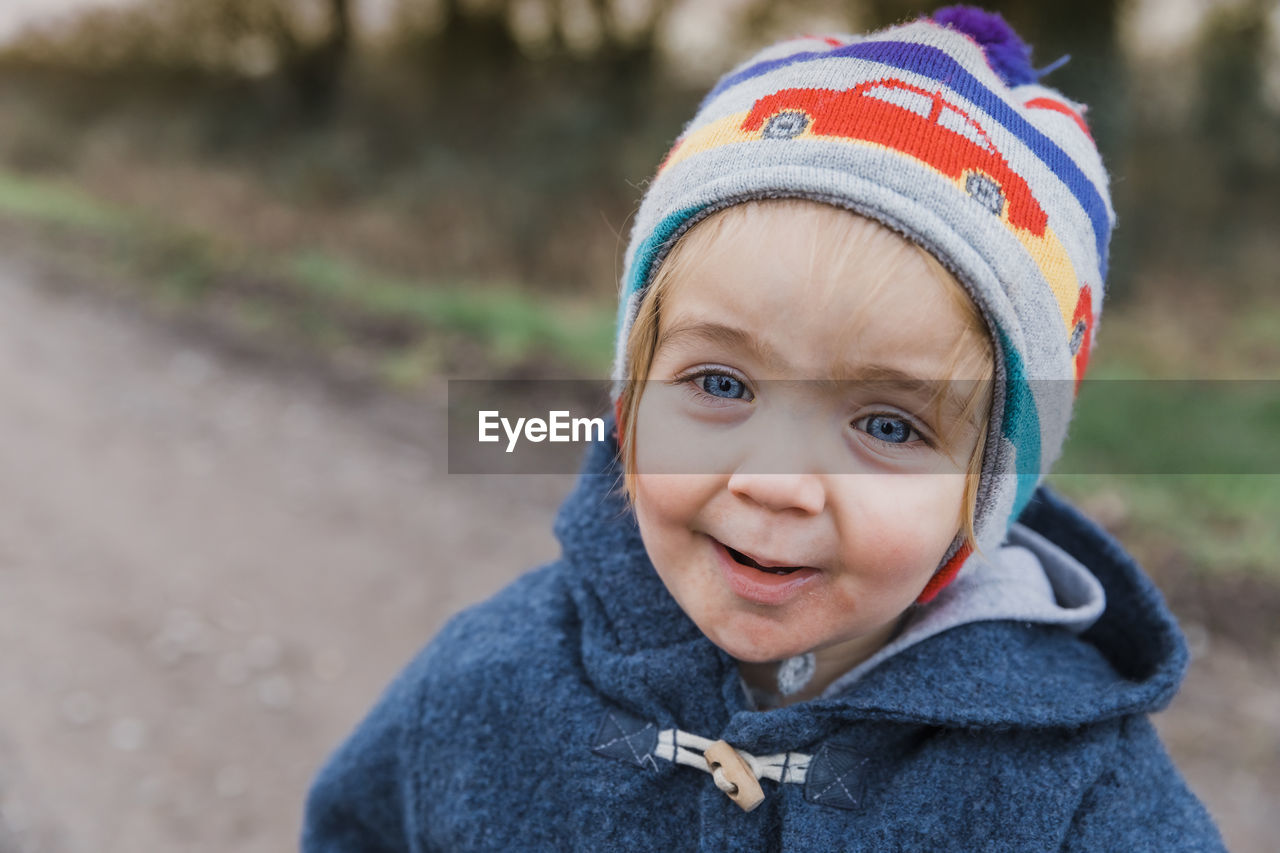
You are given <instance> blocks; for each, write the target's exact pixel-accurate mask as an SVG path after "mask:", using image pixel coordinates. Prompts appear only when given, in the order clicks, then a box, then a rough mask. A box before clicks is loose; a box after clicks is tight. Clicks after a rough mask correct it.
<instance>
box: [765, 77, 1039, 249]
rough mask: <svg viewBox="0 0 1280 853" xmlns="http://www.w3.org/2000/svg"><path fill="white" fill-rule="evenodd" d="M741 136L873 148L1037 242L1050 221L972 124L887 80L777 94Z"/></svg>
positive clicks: (924, 93)
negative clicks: (824, 139)
mask: <svg viewBox="0 0 1280 853" xmlns="http://www.w3.org/2000/svg"><path fill="white" fill-rule="evenodd" d="M741 130H743V131H746V132H756V131H759V132H760V133H761V136H762V137H763V138H765V139H793V138H795V137H797V136H800V135H801V134H803V133H806V132H807V133H809V134H811V135H814V136H835V137H843V138H845V139H858V140H863V141H866V142H874V143H879V144H880V145H884V146H886V147H888V148H892V149H894V150H895V151H900V152H902V153H904V154H907V155H910V156H912V157H914V158H916V159H917V160H919V161H921V162H922V163H926V164H928V165H929V166H932V167H933V168H935V169H937V170H938V171H939V172H941V173H942V174H944V175H946V176H947V177H949V178H951V179H952V180H955V181H957V182H959V183H960V185H961V186H962V187H963V188H964V190H965V191H966V192H967V193H968V194H969V195H970V196H971V197H973V198H974V199H975V200H977V201H978V202H979V203H981V204H982V205H983V206H984V207H986V208H987V209H988V210H990V211H991V212H992V213H994V214H995V215H997V216H1000V215H1001V214H1002V213H1004V212H1005V209H1006V207H1007V209H1008V216H1009V222H1010V224H1012V225H1014V226H1015V227H1018V228H1022V229H1025V230H1027V231H1029V232H1031V233H1032V234H1035V235H1036V236H1043V235H1044V231H1045V226H1046V225H1047V224H1048V216H1047V214H1045V212H1044V208H1042V207H1041V206H1040V204H1039V203H1038V202H1037V201H1036V200H1035V197H1034V196H1033V195H1032V194H1031V188H1030V187H1028V186H1027V182H1026V181H1025V180H1023V179H1022V177H1021V176H1020V175H1019V174H1018V173H1017V172H1015V171H1013V169H1011V168H1010V167H1009V163H1008V161H1006V160H1005V159H1004V157H1003V156H1001V154H1000V152H999V151H997V150H996V147H995V145H994V144H992V142H991V139H990V138H989V137H988V136H987V134H986V131H984V130H983V129H982V128H981V127H980V126H979V125H978V123H977V122H976V121H974V120H973V119H972V118H970V117H969V115H968V114H967V113H966V112H964V111H963V110H962V109H960V108H959V107H958V106H956V105H955V104H953V103H950V102H949V101H947V100H946V99H944V98H943V97H942V96H941V95H940V94H938V93H934V92H930V91H928V90H927V89H922V88H920V87H919V86H913V85H911V84H910V83H907V82H905V81H903V80H897V79H893V78H886V79H882V80H872V81H870V82H867V83H863V84H861V85H859V86H857V87H855V88H853V89H846V90H843V91H838V90H834V89H783V90H781V91H779V92H774V93H773V94H771V95H767V96H765V97H763V98H761V99H760V100H758V101H756V102H755V105H754V106H753V107H752V108H751V111H750V112H749V113H747V117H746V119H745V120H744V121H743V123H742V126H741Z"/></svg>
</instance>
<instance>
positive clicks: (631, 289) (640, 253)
mask: <svg viewBox="0 0 1280 853" xmlns="http://www.w3.org/2000/svg"><path fill="white" fill-rule="evenodd" d="M700 210H702V205H694V206H693V207H686V208H684V209H683V210H677V211H676V212H675V213H671V214H668V215H667V216H666V217H665V218H664V219H663V220H662V221H661V222H659V223H658V226H657V227H656V228H654V229H653V233H651V234H650V235H649V236H648V237H647V238H646V239H645V241H644V242H643V243H641V244H640V247H639V248H638V249H636V257H635V263H633V264H632V265H631V275H630V277H629V278H628V279H627V283H626V289H625V291H624V292H623V294H622V299H621V300H619V302H620V304H619V305H618V335H619V336H620V337H621V336H623V335H625V334H626V333H627V328H626V323H627V301H628V300H629V299H630V298H631V294H633V293H635V292H637V291H639V290H640V289H642V288H643V287H644V285H645V283H646V282H647V281H648V280H649V271H650V270H651V269H653V262H654V260H655V259H656V258H657V256H658V250H659V249H660V248H662V244H663V243H665V242H667V240H669V239H670V238H671V235H672V234H674V233H676V231H677V230H679V228H680V226H682V225H684V224H685V222H687V221H689V219H690V217H692V216H693V215H694V214H695V213H697V212H698V211H700Z"/></svg>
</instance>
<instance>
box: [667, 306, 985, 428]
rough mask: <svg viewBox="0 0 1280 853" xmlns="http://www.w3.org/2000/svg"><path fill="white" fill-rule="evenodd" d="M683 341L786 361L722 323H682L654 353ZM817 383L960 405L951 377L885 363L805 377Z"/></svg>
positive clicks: (780, 364)
mask: <svg viewBox="0 0 1280 853" xmlns="http://www.w3.org/2000/svg"><path fill="white" fill-rule="evenodd" d="M684 343H707V344H711V345H713V346H720V347H725V348H729V349H735V350H738V351H739V352H745V353H746V354H747V355H749V356H751V357H752V358H754V359H755V360H756V361H758V362H760V363H762V364H764V365H766V366H768V367H770V368H772V369H775V370H780V369H782V368H784V367H786V362H785V361H784V360H783V359H782V358H781V357H780V356H779V355H778V353H777V352H776V351H775V350H774V349H773V348H772V347H770V346H769V345H768V344H766V343H765V342H764V341H761V340H759V339H758V338H756V337H755V336H754V335H752V334H751V333H750V332H748V331H746V330H745V329H739V328H736V327H734V326H726V325H724V324H723V323H708V322H691V323H681V324H679V325H676V326H675V327H673V328H672V329H670V330H669V331H667V332H666V333H665V334H664V335H663V336H662V337H661V338H660V339H659V341H658V345H657V347H656V348H655V351H654V354H655V356H656V355H657V353H660V352H662V350H664V349H667V348H670V347H673V346H678V345H680V344H684ZM806 381H809V382H813V383H814V384H815V385H817V386H818V387H819V388H820V389H821V391H822V392H823V393H835V392H838V391H840V390H843V388H844V386H845V385H847V384H848V383H849V382H864V383H874V384H883V385H886V386H890V387H893V388H894V389H897V390H900V391H903V392H905V393H908V394H910V395H911V396H913V397H919V398H921V399H923V400H934V399H937V398H938V397H939V396H945V398H946V399H947V402H948V403H949V404H950V406H951V407H953V408H956V409H961V408H963V400H962V399H961V395H959V394H958V393H955V389H954V388H953V387H952V386H953V385H954V384H955V380H952V379H923V378H921V377H919V376H916V375H914V374H912V373H909V372H908V371H905V370H902V369H901V368H898V367H894V366H892V365H887V364H875V363H863V362H859V363H848V362H842V363H840V364H838V365H837V366H836V370H835V376H834V377H833V378H814V379H810V380H806Z"/></svg>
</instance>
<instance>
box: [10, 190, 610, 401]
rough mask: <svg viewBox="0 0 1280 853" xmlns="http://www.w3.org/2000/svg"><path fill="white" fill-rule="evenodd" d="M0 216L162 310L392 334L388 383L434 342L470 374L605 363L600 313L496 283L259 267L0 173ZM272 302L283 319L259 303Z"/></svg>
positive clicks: (432, 358)
mask: <svg viewBox="0 0 1280 853" xmlns="http://www.w3.org/2000/svg"><path fill="white" fill-rule="evenodd" d="M0 215H3V216H7V217H10V218H12V219H16V220H19V221H22V222H26V223H32V224H37V225H41V226H49V227H53V228H56V229H59V230H64V231H71V232H73V233H77V234H81V235H88V236H98V237H109V238H110V241H109V243H110V256H109V257H106V258H94V259H92V260H93V263H96V264H102V263H105V264H107V265H108V266H109V268H110V270H111V272H113V273H114V274H116V275H117V276H119V277H121V278H123V279H127V280H130V281H133V282H136V283H138V284H139V285H140V286H141V288H142V289H143V290H144V291H146V292H147V293H148V294H149V295H150V296H152V297H154V298H155V299H157V300H159V301H161V302H164V303H168V304H191V303H195V302H199V301H200V300H201V299H203V298H204V297H206V296H208V295H210V294H211V293H213V292H214V291H217V290H218V289H219V288H220V287H222V288H223V289H224V290H225V289H227V288H226V287H224V285H227V286H229V285H231V284H233V283H234V284H235V285H236V286H235V287H234V288H232V290H233V291H234V296H235V299H236V300H238V301H239V302H240V303H242V304H241V305H240V306H239V308H238V314H239V316H240V317H241V318H242V319H243V321H244V322H243V323H242V325H243V326H244V327H245V328H246V329H248V330H250V331H256V332H259V333H262V334H270V333H272V332H273V331H276V332H279V331H283V330H285V329H286V328H289V327H294V328H296V329H298V330H300V331H302V332H303V333H304V336H305V337H306V338H307V339H309V340H312V341H313V342H321V343H324V344H325V345H328V346H339V345H341V344H342V342H343V341H342V333H341V329H342V328H343V326H344V323H343V319H344V318H346V319H348V320H350V319H354V320H356V321H372V322H375V323H376V322H383V323H389V324H394V325H396V326H397V327H398V328H399V329H401V334H400V337H403V338H405V340H404V341H403V342H400V343H395V342H392V343H389V344H387V345H386V346H385V347H383V349H385V350H386V351H385V352H382V353H381V355H380V358H382V359H383V362H384V363H383V364H382V370H381V371H380V372H381V374H382V375H383V376H384V377H385V378H387V379H388V380H389V381H391V382H393V383H395V384H397V385H402V386H403V385H417V384H420V383H421V382H422V381H424V380H425V379H426V378H428V377H429V376H430V375H431V374H432V373H434V372H435V371H436V370H437V368H438V367H439V365H440V364H441V363H442V356H441V353H440V349H441V347H443V346H446V345H447V344H446V343H445V342H442V341H440V340H423V339H424V338H425V339H438V338H439V336H440V335H441V334H444V335H446V336H451V337H454V338H457V337H461V338H465V339H469V340H472V341H473V342H474V343H475V344H476V346H477V347H479V348H480V350H481V351H482V352H484V353H485V356H486V357H485V359H484V363H481V364H477V365H475V366H474V367H473V368H472V369H471V371H470V373H471V374H472V375H483V374H484V373H485V371H486V370H487V369H490V368H495V367H496V368H499V369H509V368H513V367H518V366H519V365H521V364H523V363H526V362H527V363H530V364H536V365H539V366H540V367H543V368H545V367H547V366H548V364H551V365H561V366H562V367H563V369H565V370H567V371H568V372H569V373H571V374H582V375H588V376H599V375H602V373H603V372H606V371H607V369H608V366H609V362H610V358H611V356H612V343H613V342H612V338H613V322H614V316H613V306H612V305H603V304H599V303H590V302H585V301H583V300H581V299H578V300H573V299H565V298H557V299H551V298H546V297H541V296H538V295H537V294H534V293H531V292H529V291H528V290H525V289H521V288H519V287H516V286H513V285H511V284H508V283H501V282H449V283H441V282H424V281H416V280H412V279H408V278H403V277H397V276H393V275H389V274H386V273H384V272H382V271H380V270H377V269H376V268H373V267H371V266H369V265H367V264H361V263H358V262H356V261H353V260H350V259H346V258H341V257H336V256H334V255H332V254H330V253H327V252H325V251H323V250H320V249H313V250H309V251H303V252H299V253H296V254H294V255H292V256H286V257H284V258H277V257H271V256H267V255H265V254H263V253H254V252H251V251H248V250H246V249H244V248H243V247H239V246H235V245H231V244H229V243H227V242H226V241H225V240H221V239H219V238H218V237H216V236H215V235H210V234H203V233H192V232H190V231H183V230H180V229H178V228H175V227H173V226H171V225H169V224H167V223H166V222H164V221H163V220H162V219H160V218H158V217H157V216H155V215H154V214H149V213H147V212H142V211H133V210H126V209H122V208H120V207H119V206H116V205H112V204H108V203H105V202H102V201H100V200H98V199H95V198H93V197H91V196H90V195H88V194H87V193H85V192H83V191H81V190H79V189H77V188H76V187H74V186H71V185H69V184H66V183H65V182H58V181H52V180H48V179H40V178H31V177H25V176H19V175H14V174H7V173H3V172H0ZM246 282H248V283H249V284H246ZM268 290H273V291H275V292H274V293H268V292H267V291H268ZM282 293H283V300H284V301H285V302H286V303H288V304H289V310H287V311H286V310H283V309H281V308H280V307H279V306H278V305H272V304H267V303H269V301H270V300H272V299H274V300H276V301H279V300H280V299H281V298H282Z"/></svg>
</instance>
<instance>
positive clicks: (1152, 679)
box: [555, 423, 1188, 749]
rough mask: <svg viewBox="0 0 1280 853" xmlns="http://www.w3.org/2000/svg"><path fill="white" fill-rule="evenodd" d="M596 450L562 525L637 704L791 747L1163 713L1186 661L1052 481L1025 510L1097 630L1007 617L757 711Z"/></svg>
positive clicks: (617, 681)
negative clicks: (856, 725)
mask: <svg viewBox="0 0 1280 853" xmlns="http://www.w3.org/2000/svg"><path fill="white" fill-rule="evenodd" d="M606 435H607V440H606V441H604V442H598V443H595V444H593V445H592V446H591V448H590V450H589V451H588V453H587V455H586V459H585V461H584V464H583V466H582V470H581V472H580V474H579V479H578V484H577V486H576V488H575V489H574V491H573V492H572V493H571V494H570V496H569V497H568V498H567V499H566V500H565V502H564V504H563V505H562V506H561V508H560V512H559V514H558V516H557V519H556V523H555V533H556V536H557V538H558V539H559V540H560V543H561V546H562V549H563V559H564V561H565V564H566V568H567V577H568V579H569V584H570V588H571V594H572V596H573V599H574V602H575V605H576V608H577V613H578V618H579V620H580V623H579V624H580V647H581V655H582V661H583V666H584V668H585V670H586V674H587V677H588V679H589V680H590V681H591V682H592V684H593V686H594V687H595V688H596V689H597V690H598V691H600V692H601V693H603V694H604V695H605V696H607V697H608V698H610V699H611V700H612V701H613V702H615V703H617V704H619V705H621V706H623V707H625V708H627V709H628V710H629V711H631V712H632V713H636V714H639V715H641V716H643V717H645V718H647V719H650V720H653V721H655V722H657V723H659V724H660V725H661V726H678V727H681V728H685V729H688V730H691V731H701V732H704V733H707V734H708V735H709V736H710V735H711V734H717V735H719V736H723V737H726V738H728V737H731V736H732V737H733V738H735V740H734V742H735V743H737V744H739V745H741V746H743V747H744V748H747V749H753V748H754V749H787V748H790V747H792V746H794V745H796V744H797V743H802V742H812V741H814V740H817V739H821V738H823V737H826V736H827V735H828V734H830V733H831V732H833V731H834V730H835V729H836V728H838V727H840V726H843V725H845V724H847V723H848V722H850V721H852V720H887V721H889V720H891V721H902V722H916V723H920V724H925V725H935V726H946V727H972V728H996V727H998V728H1005V727H1010V726H1017V727H1033V728H1043V727H1060V726H1062V727H1069V726H1079V725H1084V724H1087V723H1091V722H1096V721H1101V720H1105V719H1109V718H1114V717H1118V716H1123V715H1127V714H1132V713H1139V712H1149V711H1154V710H1159V709H1160V708H1163V707H1164V706H1165V705H1167V704H1168V702H1169V700H1170V699H1171V698H1172V697H1173V694H1174V693H1175V692H1176V690H1177V688H1178V685H1179V683H1180V682H1181V680H1182V676H1183V674H1184V672H1185V669H1186V665H1187V659H1188V655H1187V649H1186V643H1185V640H1184V638H1183V636H1182V634H1181V632H1180V631H1179V629H1178V627H1177V624H1176V622H1175V620H1174V618H1173V616H1172V614H1171V613H1170V612H1169V610H1168V608H1167V607H1166V605H1165V603H1164V600H1163V597H1162V596H1161V594H1160V593H1159V591H1158V590H1157V589H1156V588H1155V586H1154V585H1153V584H1152V583H1151V581H1150V580H1149V579H1148V578H1147V577H1146V576H1145V574H1144V573H1143V572H1142V570H1141V568H1140V567H1139V566H1138V565H1137V563H1136V562H1135V561H1134V560H1133V558H1132V557H1130V556H1129V555H1128V554H1127V553H1126V552H1125V551H1124V549H1123V548H1122V547H1121V545H1120V544H1119V543H1118V542H1117V541H1116V540H1115V539H1113V538H1112V537H1111V536H1110V535H1109V534H1107V533H1106V532H1105V531H1103V530H1102V529H1101V528H1100V527H1098V526H1097V525H1096V524H1095V523H1094V522H1092V521H1090V520H1089V519H1088V518H1086V517H1085V516H1084V515H1082V514H1081V513H1080V512H1079V511H1078V510H1076V509H1075V508H1074V507H1072V506H1071V505H1069V504H1068V503H1067V502H1066V501H1064V500H1063V499H1062V498H1060V497H1059V496H1057V495H1056V494H1055V493H1054V492H1052V491H1051V490H1049V489H1047V488H1044V487H1042V488H1040V489H1039V490H1038V491H1037V492H1036V494H1035V497H1034V498H1033V499H1032V501H1031V503H1030V505H1029V506H1028V507H1027V509H1026V510H1025V511H1024V512H1023V513H1022V515H1021V516H1020V518H1019V521H1021V522H1022V523H1023V524H1025V525H1026V526H1027V527H1029V528H1030V529H1032V530H1034V531H1036V532H1037V533H1039V534H1040V535H1041V536H1043V537H1045V538H1046V539H1048V540H1049V541H1051V542H1053V543H1054V544H1056V545H1057V546H1059V547H1060V548H1062V549H1064V550H1065V551H1067V552H1068V553H1070V554H1071V555H1072V556H1074V557H1075V558H1076V559H1077V560H1079V561H1080V562H1081V563H1083V564H1084V565H1085V566H1087V567H1088V568H1089V570H1090V571H1092V573H1093V574H1094V575H1095V576H1096V577H1097V579H1098V580H1099V581H1100V582H1101V584H1102V587H1103V589H1104V590H1105V594H1106V600H1107V607H1106V610H1105V612H1104V613H1103V614H1102V617H1101V618H1099V619H1098V620H1097V622H1095V623H1094V624H1093V626H1092V627H1091V628H1089V629H1088V630H1087V631H1085V632H1084V633H1082V634H1079V635H1077V634H1073V633H1071V632H1069V631H1065V630H1063V629H1061V628H1057V627H1055V626H1051V625H1029V624H1026V623H1021V622H1012V621H1007V620H997V621H982V622H973V623H969V624H964V625H959V626H957V627H954V628H951V629H949V630H946V631H944V632H942V633H940V634H937V635H935V636H933V637H930V638H928V639H926V640H924V641H922V642H920V643H918V644H917V645H914V646H912V647H910V648H907V649H905V650H903V651H902V652H900V653H899V654H896V655H894V656H893V657H890V658H888V659H887V660H885V661H883V662H882V663H880V664H879V665H877V666H876V667H874V668H873V669H871V670H870V671H869V672H867V673H866V674H865V676H863V677H862V678H861V679H859V680H858V681H857V682H856V683H855V684H853V685H852V686H851V687H850V688H849V689H848V690H846V691H844V692H840V693H838V694H837V695H833V696H824V697H820V698H818V699H814V700H811V701H809V702H805V703H801V704H798V705H793V706H790V707H787V708H781V709H777V710H772V711H751V710H750V709H749V704H748V700H747V698H746V696H745V693H744V691H743V689H742V684H741V680H740V679H739V677H738V671H737V666H736V664H735V663H734V661H733V660H732V659H731V658H730V657H729V656H728V655H726V654H725V653H724V652H723V651H721V650H720V649H719V648H717V647H716V646H715V645H714V644H712V643H711V642H710V641H709V640H707V639H706V637H705V636H703V634H702V633H701V632H700V631H699V630H698V628H697V626H695V625H694V624H693V622H692V621H691V620H690V619H689V618H688V617H687V616H686V615H685V614H684V612H683V611H682V610H681V609H680V607H679V606H678V605H677V604H676V602H675V600H674V599H673V598H672V597H671V595H670V594H669V593H668V592H667V590H666V587H665V586H664V585H663V583H662V581H661V580H660V579H659V577H658V575H657V572H656V571H655V570H654V568H653V564H652V563H651V562H650V560H649V557H648V554H647V552H646V551H645V548H644V543H643V541H642V540H641V538H640V531H639V528H638V527H637V525H636V520H635V515H634V513H632V511H631V510H630V508H629V506H628V503H627V499H626V494H625V492H624V490H623V488H622V473H621V466H620V463H619V461H618V446H617V442H616V437H615V436H614V434H613V432H612V423H609V424H608V430H607V432H606Z"/></svg>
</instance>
